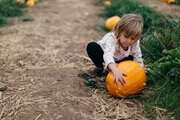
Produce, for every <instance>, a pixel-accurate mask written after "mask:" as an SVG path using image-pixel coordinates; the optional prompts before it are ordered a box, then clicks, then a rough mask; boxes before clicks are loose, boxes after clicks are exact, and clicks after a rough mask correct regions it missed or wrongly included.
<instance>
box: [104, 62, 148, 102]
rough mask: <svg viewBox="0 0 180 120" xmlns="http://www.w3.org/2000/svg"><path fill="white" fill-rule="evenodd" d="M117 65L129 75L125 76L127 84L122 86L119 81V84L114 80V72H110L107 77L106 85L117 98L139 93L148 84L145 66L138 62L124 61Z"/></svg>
mask: <svg viewBox="0 0 180 120" xmlns="http://www.w3.org/2000/svg"><path fill="white" fill-rule="evenodd" d="M117 67H118V69H119V70H121V71H122V72H124V73H126V74H127V76H123V78H124V79H125V81H126V84H125V85H124V86H122V84H121V83H120V81H119V86H117V85H116V84H115V83H114V82H113V81H114V79H113V74H112V72H109V73H108V75H107V77H106V86H107V90H108V91H109V92H110V94H111V95H112V96H114V97H117V98H125V97H129V96H132V95H135V94H137V93H139V92H140V91H141V90H142V89H143V88H144V86H145V85H146V73H145V70H144V68H143V67H142V66H141V65H140V64H139V63H137V62H134V61H124V62H121V63H119V64H117Z"/></svg>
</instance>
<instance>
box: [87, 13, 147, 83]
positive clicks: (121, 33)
mask: <svg viewBox="0 0 180 120" xmlns="http://www.w3.org/2000/svg"><path fill="white" fill-rule="evenodd" d="M142 30H143V20H142V17H141V16H140V15H136V14H126V15H124V16H123V17H122V18H121V20H120V21H119V22H118V23H117V24H116V26H115V27H114V28H113V30H112V31H111V32H109V33H107V34H106V35H105V36H104V37H103V38H102V40H100V41H98V42H90V43H89V44H88V45H87V48H86V50H87V53H88V55H89V57H90V58H91V60H92V61H93V63H94V64H95V66H96V67H97V68H95V69H94V70H93V72H92V74H95V75H98V74H100V73H102V72H103V68H104V65H103V64H105V68H107V69H108V70H109V71H111V72H112V73H113V76H114V83H116V84H117V83H118V81H120V82H121V84H122V85H124V84H125V83H126V81H125V80H124V79H123V77H122V76H123V75H125V76H126V73H123V72H122V71H120V70H119V69H118V68H117V66H116V63H119V62H122V61H124V60H133V61H136V62H138V63H139V64H140V65H141V66H144V64H143V61H142V54H141V50H140V41H139V39H140V35H141V33H142ZM117 85H118V84H117Z"/></svg>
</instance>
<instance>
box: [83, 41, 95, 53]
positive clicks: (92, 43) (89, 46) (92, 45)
mask: <svg viewBox="0 0 180 120" xmlns="http://www.w3.org/2000/svg"><path fill="white" fill-rule="evenodd" d="M96 44H97V43H96V42H90V43H88V45H87V47H86V51H89V50H93V49H94V47H95V46H96Z"/></svg>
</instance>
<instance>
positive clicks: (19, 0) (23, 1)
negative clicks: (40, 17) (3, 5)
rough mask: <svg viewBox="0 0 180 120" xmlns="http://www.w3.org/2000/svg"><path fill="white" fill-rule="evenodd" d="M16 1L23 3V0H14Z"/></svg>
mask: <svg viewBox="0 0 180 120" xmlns="http://www.w3.org/2000/svg"><path fill="white" fill-rule="evenodd" d="M16 1H17V2H20V3H25V0H16Z"/></svg>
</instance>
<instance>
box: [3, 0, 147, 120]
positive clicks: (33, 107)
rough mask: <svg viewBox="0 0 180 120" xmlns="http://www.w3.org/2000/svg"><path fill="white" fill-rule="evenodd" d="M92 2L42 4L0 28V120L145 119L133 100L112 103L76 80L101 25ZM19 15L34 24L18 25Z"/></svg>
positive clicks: (69, 0)
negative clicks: (4, 87)
mask: <svg viewBox="0 0 180 120" xmlns="http://www.w3.org/2000/svg"><path fill="white" fill-rule="evenodd" d="M144 1H145V0H144ZM94 3H95V1H92V0H42V1H41V2H40V3H38V4H37V5H36V6H35V7H34V8H28V9H27V13H26V15H25V16H22V17H20V18H19V17H18V18H15V20H14V21H15V23H14V24H13V25H10V26H6V27H3V28H0V31H2V32H3V35H2V36H0V82H1V83H3V84H5V85H6V86H7V87H8V88H7V90H6V91H4V92H0V93H1V94H0V119H2V120H11V119H13V120H90V119H91V120H92V119H93V120H104V119H107V120H112V119H139V120H141V119H142V120H144V119H145V117H144V116H143V114H142V107H143V106H142V105H141V104H140V103H138V102H137V101H136V100H135V99H130V100H129V99H114V98H113V97H112V96H110V95H109V93H108V92H107V91H106V89H105V88H103V87H102V88H99V89H96V90H95V89H92V88H90V87H87V86H85V85H84V83H83V82H84V80H83V79H81V78H79V77H77V75H78V74H79V73H82V72H87V70H89V69H91V68H92V67H93V65H92V62H91V61H90V60H89V59H88V58H87V54H86V51H85V47H86V45H87V43H88V42H90V41H96V40H99V39H101V38H102V36H103V35H104V34H105V33H100V32H97V31H95V29H94V28H95V26H96V25H97V24H102V23H104V20H103V19H102V18H100V17H98V13H101V12H102V7H100V6H96V5H94ZM25 17H30V18H33V19H34V21H32V22H22V19H23V18H25ZM100 79H102V80H104V78H100ZM104 86H105V85H104Z"/></svg>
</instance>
